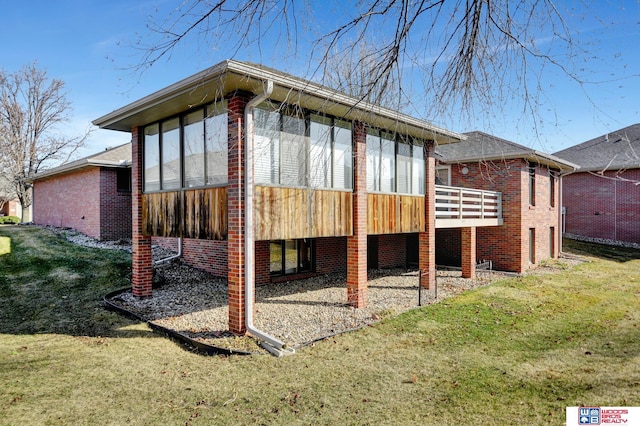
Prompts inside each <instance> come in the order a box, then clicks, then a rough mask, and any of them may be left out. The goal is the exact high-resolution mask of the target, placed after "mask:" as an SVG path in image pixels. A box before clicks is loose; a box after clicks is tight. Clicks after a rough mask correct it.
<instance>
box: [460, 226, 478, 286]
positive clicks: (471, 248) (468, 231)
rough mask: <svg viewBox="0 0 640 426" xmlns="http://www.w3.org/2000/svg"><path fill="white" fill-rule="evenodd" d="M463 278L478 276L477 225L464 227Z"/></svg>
mask: <svg viewBox="0 0 640 426" xmlns="http://www.w3.org/2000/svg"><path fill="white" fill-rule="evenodd" d="M461 240H462V244H461V245H462V247H461V249H462V278H471V279H475V277H476V227H475V226H472V227H470V228H462V238H461Z"/></svg>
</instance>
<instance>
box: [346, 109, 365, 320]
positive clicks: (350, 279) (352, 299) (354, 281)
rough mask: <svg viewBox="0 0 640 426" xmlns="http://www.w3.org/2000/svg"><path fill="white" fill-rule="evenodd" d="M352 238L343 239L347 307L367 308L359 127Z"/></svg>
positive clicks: (359, 131)
mask: <svg viewBox="0 0 640 426" xmlns="http://www.w3.org/2000/svg"><path fill="white" fill-rule="evenodd" d="M353 134H354V137H353V139H354V144H353V160H354V165H353V185H354V187H353V235H350V236H348V237H347V303H349V304H350V305H352V306H354V307H356V308H364V307H365V306H366V305H367V177H366V172H367V169H366V149H367V145H366V141H367V133H366V129H365V126H364V124H363V123H361V122H355V123H354V126H353Z"/></svg>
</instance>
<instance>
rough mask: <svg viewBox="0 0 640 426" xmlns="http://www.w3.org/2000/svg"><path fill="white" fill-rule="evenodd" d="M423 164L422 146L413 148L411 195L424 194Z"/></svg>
mask: <svg viewBox="0 0 640 426" xmlns="http://www.w3.org/2000/svg"><path fill="white" fill-rule="evenodd" d="M424 171H425V162H424V147H423V146H422V145H414V146H413V175H412V176H411V178H412V183H411V193H412V194H416V195H424V193H425V184H426V182H425V176H426V175H425V172H424Z"/></svg>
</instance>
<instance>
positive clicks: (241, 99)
mask: <svg viewBox="0 0 640 426" xmlns="http://www.w3.org/2000/svg"><path fill="white" fill-rule="evenodd" d="M247 102H248V96H247V95H244V94H240V95H239V94H234V95H233V96H232V97H231V98H229V99H228V104H227V106H228V117H229V119H228V125H229V153H228V156H229V157H228V167H229V173H228V174H229V182H228V184H227V264H228V272H227V282H228V296H229V331H232V332H234V333H238V334H243V333H245V332H246V328H245V321H244V285H245V283H244V135H243V133H242V132H243V130H244V123H243V119H244V108H245V105H246V104H247Z"/></svg>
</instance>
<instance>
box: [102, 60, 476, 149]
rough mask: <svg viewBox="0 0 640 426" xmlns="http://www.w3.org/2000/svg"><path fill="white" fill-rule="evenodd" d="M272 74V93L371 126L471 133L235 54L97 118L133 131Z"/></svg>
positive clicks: (441, 140)
mask: <svg viewBox="0 0 640 426" xmlns="http://www.w3.org/2000/svg"><path fill="white" fill-rule="evenodd" d="M268 80H271V81H273V84H274V90H273V94H272V95H271V97H270V98H271V99H273V100H275V101H278V102H288V103H292V104H297V105H300V106H302V107H303V108H308V109H310V110H314V111H318V112H322V113H326V114H330V115H333V116H336V117H341V118H346V119H349V120H358V121H362V122H364V123H366V124H368V125H370V126H374V127H380V128H383V129H389V130H395V131H399V132H402V133H404V134H408V135H411V136H414V137H417V138H420V139H425V140H435V141H436V143H438V144H448V143H453V142H458V141H461V140H465V139H466V136H464V135H461V134H458V133H455V132H451V131H449V130H446V129H443V128H440V127H437V126H434V125H431V124H430V123H427V122H425V121H423V120H419V119H417V118H414V117H411V116H408V115H405V114H401V113H398V112H396V111H393V110H390V109H388V108H383V107H381V106H378V105H374V104H370V103H367V102H364V101H361V100H359V99H357V98H354V97H352V96H348V95H346V94H344V93H341V92H338V91H336V90H333V89H329V88H327V87H325V86H322V85H319V84H316V83H312V82H309V81H307V80H304V79H300V78H297V77H294V76H291V75H288V74H285V73H282V72H279V71H276V70H273V69H270V68H266V67H262V66H259V65H254V64H248V63H244V62H237V61H233V60H227V61H224V62H221V63H219V64H217V65H215V66H213V67H211V68H208V69H206V70H204V71H201V72H199V73H197V74H195V75H193V76H191V77H187V78H185V79H183V80H181V81H179V82H177V83H174V84H172V85H170V86H168V87H165V88H164V89H161V90H159V91H157V92H155V93H152V94H150V95H148V96H145V97H143V98H141V99H139V100H137V101H135V102H132V103H131V104H129V105H126V106H124V107H122V108H119V109H117V110H115V111H113V112H111V113H109V114H106V115H104V116H102V117H100V118H98V119H96V120H94V121H93V124H95V125H96V126H98V127H100V128H103V129H110V130H119V131H123V132H130V131H131V129H132V128H134V127H136V126H145V125H147V124H150V123H153V122H155V121H159V120H162V119H164V118H167V117H170V116H173V115H176V114H179V113H182V112H185V111H188V110H189V109H191V108H195V107H197V106H200V105H204V104H207V103H210V102H213V101H215V100H216V99H222V97H223V96H225V95H226V94H228V93H230V92H233V91H236V90H241V91H247V92H250V93H259V92H262V87H263V85H264V83H265V82H266V81H268Z"/></svg>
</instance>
